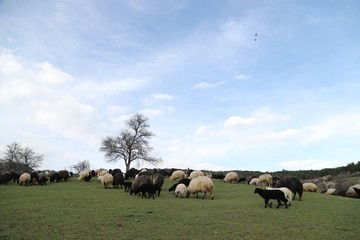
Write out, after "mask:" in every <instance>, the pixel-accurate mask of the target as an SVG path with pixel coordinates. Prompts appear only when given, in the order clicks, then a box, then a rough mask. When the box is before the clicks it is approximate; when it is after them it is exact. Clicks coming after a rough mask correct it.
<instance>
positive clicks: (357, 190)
mask: <svg viewBox="0 0 360 240" xmlns="http://www.w3.org/2000/svg"><path fill="white" fill-rule="evenodd" d="M354 191H355V192H356V194H357V198H360V189H358V188H354Z"/></svg>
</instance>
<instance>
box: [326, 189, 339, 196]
mask: <svg viewBox="0 0 360 240" xmlns="http://www.w3.org/2000/svg"><path fill="white" fill-rule="evenodd" d="M335 191H336V188H328V189H327V190H326V192H324V194H326V195H331V194H333V193H334V192H335Z"/></svg>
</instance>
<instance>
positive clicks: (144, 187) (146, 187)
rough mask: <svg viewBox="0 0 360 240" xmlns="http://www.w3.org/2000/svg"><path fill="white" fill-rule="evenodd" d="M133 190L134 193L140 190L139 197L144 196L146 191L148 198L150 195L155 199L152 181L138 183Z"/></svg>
mask: <svg viewBox="0 0 360 240" xmlns="http://www.w3.org/2000/svg"><path fill="white" fill-rule="evenodd" d="M133 192H134V193H135V195H136V194H138V193H140V192H141V198H144V197H146V193H148V195H149V196H148V198H150V197H152V198H153V199H155V193H156V188H155V186H154V185H153V184H152V183H145V184H142V185H140V186H139V187H138V188H137V189H136V190H134V191H133Z"/></svg>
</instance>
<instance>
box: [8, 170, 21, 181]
mask: <svg viewBox="0 0 360 240" xmlns="http://www.w3.org/2000/svg"><path fill="white" fill-rule="evenodd" d="M10 175H11V179H12V182H13V183H15V181H16V182H17V183H19V178H20V174H19V173H16V172H10Z"/></svg>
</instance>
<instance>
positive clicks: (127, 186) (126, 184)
mask: <svg viewBox="0 0 360 240" xmlns="http://www.w3.org/2000/svg"><path fill="white" fill-rule="evenodd" d="M123 185H124V188H125V190H124V192H129V191H130V189H131V185H132V182H129V181H126V182H124V183H123Z"/></svg>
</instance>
